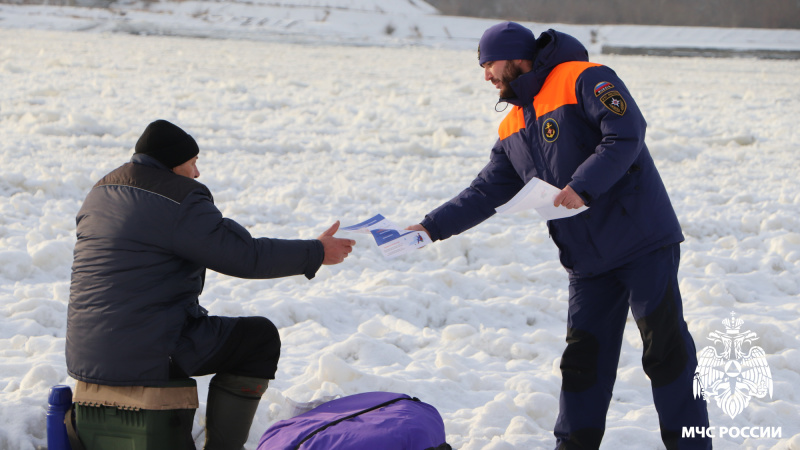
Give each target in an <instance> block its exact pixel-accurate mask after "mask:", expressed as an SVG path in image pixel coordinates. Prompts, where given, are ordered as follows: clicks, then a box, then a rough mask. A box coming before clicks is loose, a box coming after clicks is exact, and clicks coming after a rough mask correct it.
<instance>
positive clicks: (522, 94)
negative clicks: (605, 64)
mask: <svg viewBox="0 0 800 450" xmlns="http://www.w3.org/2000/svg"><path fill="white" fill-rule="evenodd" d="M536 47H537V52H536V59H535V60H534V61H533V70H531V71H530V72H528V73H525V74H522V75H520V76H519V77H517V79H516V80H514V81H512V82H511V83H510V85H511V89H513V90H514V93H515V94H516V95H517V96H516V97H514V98H501V99H500V100H499V101H500V102H507V103H510V104H512V105H514V106H523V105H530V104H531V103H532V102H533V97H535V96H536V94H538V93H539V91H540V90H541V89H542V86H543V85H544V82H545V80H547V77H548V75H550V72H551V71H552V70H553V68H555V67H556V66H557V65H559V64H561V63H565V62H569V61H588V60H589V52H587V51H586V47H584V46H583V44H581V43H580V41H578V40H577V39H575V38H574V37H572V36H570V35H568V34H565V33H561V32H559V31H555V30H553V29H550V30H547V31H545V32H544V33H542V34H541V35H539V38H538V39H536Z"/></svg>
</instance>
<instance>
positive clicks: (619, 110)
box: [600, 91, 628, 116]
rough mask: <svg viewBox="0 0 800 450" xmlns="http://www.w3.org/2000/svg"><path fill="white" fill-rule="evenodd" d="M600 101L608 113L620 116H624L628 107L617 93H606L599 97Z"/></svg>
mask: <svg viewBox="0 0 800 450" xmlns="http://www.w3.org/2000/svg"><path fill="white" fill-rule="evenodd" d="M600 101H601V102H603V105H604V106H605V107H606V108H608V110H609V111H611V112H613V113H614V114H618V115H620V116H621V115H623V114H625V110H626V109H627V107H628V106H627V104H626V103H625V99H624V98H622V95H620V93H619V92H617V91H609V92H606V93H605V94H603V96H602V97H600Z"/></svg>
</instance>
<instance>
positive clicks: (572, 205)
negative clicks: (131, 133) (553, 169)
mask: <svg viewBox="0 0 800 450" xmlns="http://www.w3.org/2000/svg"><path fill="white" fill-rule="evenodd" d="M553 206H555V207H556V208H558V207H559V206H564V207H565V208H567V209H578V208H580V207H581V206H584V203H583V199H582V198H581V196H580V195H578V194H577V193H575V191H573V190H572V188H571V187H569V185H567V187H565V188H564V189H562V190H561V192H559V193H558V195H556V198H555V200H553Z"/></svg>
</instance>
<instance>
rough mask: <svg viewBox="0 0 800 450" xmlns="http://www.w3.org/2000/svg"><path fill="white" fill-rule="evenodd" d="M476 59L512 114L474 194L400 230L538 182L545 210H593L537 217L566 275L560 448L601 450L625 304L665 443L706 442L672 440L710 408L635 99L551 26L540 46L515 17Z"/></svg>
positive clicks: (487, 209)
mask: <svg viewBox="0 0 800 450" xmlns="http://www.w3.org/2000/svg"><path fill="white" fill-rule="evenodd" d="M478 58H479V63H480V66H481V67H482V68H483V70H484V76H485V79H486V80H487V81H490V82H491V83H492V84H493V85H494V86H495V87H496V88H497V89H498V90H499V91H500V100H499V101H500V102H506V103H509V104H511V105H512V106H513V108H512V109H511V111H510V112H509V113H508V115H507V116H506V118H505V119H504V120H503V122H502V124H501V125H500V128H499V138H498V140H497V142H496V144H495V145H494V147H493V148H492V151H491V155H490V160H489V163H488V164H487V165H486V166H485V167H484V168H483V170H481V171H480V173H479V174H478V176H477V177H476V178H475V179H474V180H473V181H472V183H471V184H470V186H469V187H467V188H466V189H464V190H463V191H462V192H461V193H460V194H458V195H457V196H456V197H454V198H453V199H451V200H449V201H447V202H446V203H444V204H443V205H441V206H439V207H438V208H436V209H434V210H433V211H431V212H430V213H428V214H427V215H426V216H425V218H424V219H423V220H422V222H421V223H420V224H417V225H412V226H410V227H408V228H409V229H413V230H421V231H423V230H424V231H426V232H427V233H428V234H429V236H430V237H431V239H432V240H433V241H437V240H440V239H446V238H449V237H450V236H453V235H455V234H458V233H461V232H462V231H465V230H467V229H469V228H472V227H474V226H476V225H478V224H479V223H481V222H483V221H484V220H486V219H488V218H489V217H490V216H492V215H493V214H494V212H495V208H496V207H498V206H500V205H502V204H504V203H506V202H507V201H508V200H510V199H511V198H512V197H513V196H514V195H515V194H516V193H517V192H519V190H520V189H521V188H522V187H523V186H524V185H525V183H527V182H528V181H529V180H531V179H532V178H534V177H535V178H539V179H542V180H544V181H546V182H548V183H550V184H552V185H554V186H556V187H558V188H559V189H561V192H560V193H559V194H558V195H557V196H556V197H555V199H554V205H555V206H557V207H558V206H563V207H566V208H569V209H575V208H579V207H581V206H584V205H586V206H589V209H588V210H586V211H584V212H582V213H580V214H578V215H575V216H573V217H569V218H564V219H558V220H550V221H548V222H547V226H548V229H549V232H550V236H551V237H552V239H553V241H554V242H555V244H556V245H557V246H558V249H559V257H560V260H561V263H562V265H563V266H564V268H565V269H566V270H567V272H568V274H569V312H568V317H567V337H566V340H567V347H566V349H565V350H564V354H563V357H562V359H561V373H562V388H561V396H560V411H559V414H558V419H557V421H556V424H555V430H554V432H555V435H556V439H557V444H556V445H557V448H558V449H584V448H589V449H596V448H598V447H599V445H600V442H601V440H602V437H603V433H604V431H605V421H606V413H607V411H608V407H609V403H610V401H611V392H612V389H613V385H614V381H615V379H616V371H617V365H618V362H619V355H620V348H621V345H622V334H623V330H624V327H625V321H626V318H627V315H628V310H629V309H630V310H631V312H632V314H633V317H634V319H635V320H636V324H637V326H638V328H639V331H640V333H641V336H642V341H643V344H644V351H643V355H642V365H643V367H644V371H645V373H646V374H647V375H648V377H649V378H650V380H651V384H652V391H653V398H654V402H655V407H656V410H657V412H658V417H659V423H660V426H661V436H662V440H663V442H664V444H665V445H666V446H667V448H668V449H678V448H702V449H706V448H711V441H710V439H704V438H696V439H683V438H681V432H682V428H683V427H707V426H708V414H707V411H706V404H705V402H704V401H703V400H700V399H695V398H694V396H693V393H692V378H693V375H694V370H695V367H696V366H697V359H696V350H695V345H694V341H693V340H692V337H691V335H690V334H689V331H688V328H687V326H686V322H685V321H684V318H683V307H682V301H681V296H680V292H679V291H678V277H677V273H678V263H679V258H680V249H679V243H680V242H681V241H683V234H682V232H681V228H680V225H679V223H678V219H677V217H676V215H675V211H674V210H673V208H672V205H671V203H670V200H669V197H668V195H667V191H666V189H665V187H664V184H663V182H662V180H661V177H660V176H659V173H658V171H657V170H656V166H655V164H654V162H653V159H652V157H651V156H650V152H649V151H648V150H647V146H646V145H645V127H646V124H645V120H644V118H643V117H642V113H641V111H639V108H638V107H637V106H636V103H635V102H634V100H633V97H632V96H631V94H630V92H629V91H628V89H627V88H626V87H625V84H624V83H623V82H622V80H620V79H619V77H618V76H617V75H616V73H614V71H613V70H611V69H610V68H608V67H605V66H603V65H600V64H595V63H591V62H588V53H587V51H586V49H585V48H584V46H583V45H581V44H580V42H578V41H577V40H576V39H575V38H573V37H571V36H569V35H567V34H564V33H560V32H557V31H554V30H548V31H545V32H544V33H542V34H541V35H540V36H539V38H538V39H537V38H535V37H534V35H533V33H532V32H531V31H530V30H529V29H527V28H525V27H523V26H521V25H519V24H517V23H513V22H505V23H501V24H498V25H495V26H493V27H491V28H489V29H488V30H486V32H485V33H484V34H483V37H482V38H481V40H480V44H479V48H478Z"/></svg>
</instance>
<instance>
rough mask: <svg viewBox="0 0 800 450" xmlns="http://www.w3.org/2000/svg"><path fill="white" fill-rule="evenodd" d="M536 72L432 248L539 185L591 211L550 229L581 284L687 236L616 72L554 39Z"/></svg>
mask: <svg viewBox="0 0 800 450" xmlns="http://www.w3.org/2000/svg"><path fill="white" fill-rule="evenodd" d="M537 44H538V53H537V57H536V60H535V61H534V63H533V70H532V71H530V72H528V73H526V74H523V75H521V76H520V77H519V78H517V79H516V80H515V81H513V82H512V83H511V87H512V89H513V90H514V92H515V93H516V95H517V96H516V98H513V99H501V101H507V102H508V103H511V104H512V105H514V106H513V108H512V110H511V112H509V113H508V115H507V116H506V118H505V119H504V120H503V122H502V124H501V125H500V129H499V139H498V140H497V143H496V144H495V146H494V148H493V149H492V152H491V156H490V160H489V163H488V164H487V165H486V166H485V167H484V168H483V170H481V172H480V173H479V174H478V176H477V178H475V180H474V181H473V182H472V184H471V185H470V186H469V187H468V188H467V189H465V190H464V191H462V192H461V193H460V194H459V195H458V196H456V197H455V198H453V199H452V200H450V201H448V202H447V203H445V204H443V205H442V206H440V207H438V208H437V209H435V210H433V211H432V212H430V213H429V214H428V215H427V216H426V217H425V219H424V220H423V221H422V225H423V226H424V227H425V228H426V229H427V230H428V231H429V232H430V234H431V237H432V239H433V240H437V239H446V238H448V237H450V236H452V235H454V234H458V233H461V232H462V231H465V230H467V229H469V228H471V227H473V226H475V225H477V224H479V223H481V222H482V221H484V220H486V219H487V218H489V217H490V216H492V215H493V214H494V213H495V208H496V207H498V206H500V205H502V204H504V203H506V202H507V201H508V200H510V199H511V198H512V197H513V196H514V195H515V194H516V193H517V192H519V190H520V189H521V188H522V187H523V186H524V185H525V183H527V182H528V181H529V180H530V179H532V178H534V177H536V178H540V179H542V180H544V181H546V182H548V183H550V184H552V185H554V186H556V187H558V188H559V189H563V188H564V187H565V186H567V185H569V186H571V187H572V189H573V190H574V191H575V192H577V193H578V194H579V195H580V196H581V197H582V198H583V200H584V202H585V203H586V204H587V206H589V209H588V210H587V211H584V212H582V213H581V214H578V215H576V216H573V217H570V218H565V219H559V220H551V221H548V223H547V225H548V227H549V231H550V236H551V237H552V239H553V240H554V241H555V243H556V245H557V246H558V248H559V255H560V259H561V263H562V264H563V266H564V267H565V268H566V269H567V271H568V272H569V273H570V274H571V275H572V276H591V275H593V274H597V273H602V272H605V271H608V270H610V269H613V268H614V267H617V266H619V265H620V264H623V263H625V262H627V261H630V260H632V259H633V258H636V257H638V256H641V255H643V254H646V253H648V252H651V251H653V250H654V249H657V248H659V247H661V246H664V245H667V244H671V243H675V242H681V241H682V240H683V234H682V233H681V229H680V224H679V223H678V219H677V217H676V215H675V211H674V210H673V208H672V204H671V203H670V200H669V197H668V196H667V192H666V189H665V187H664V184H663V182H662V180H661V177H660V176H659V174H658V171H657V170H656V167H655V164H654V163H653V159H652V157H651V156H650V152H649V151H648V150H647V147H646V146H645V143H644V140H645V128H646V123H645V120H644V117H642V114H641V112H640V111H639V108H638V107H637V106H636V103H635V102H634V100H633V98H632V97H631V95H630V93H629V92H628V89H627V88H626V87H625V85H624V84H623V83H622V80H620V79H619V77H617V75H616V73H614V71H613V70H611V69H609V68H608V67H605V66H602V65H599V64H594V63H590V62H588V60H587V56H588V55H587V51H586V49H585V48H584V47H583V45H581V43H580V42H578V40H576V39H575V38H573V37H572V36H569V35H567V34H564V33H560V32H557V31H554V30H548V31H547V32H545V33H542V35H541V36H540V37H539V38H538V39H537Z"/></svg>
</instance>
